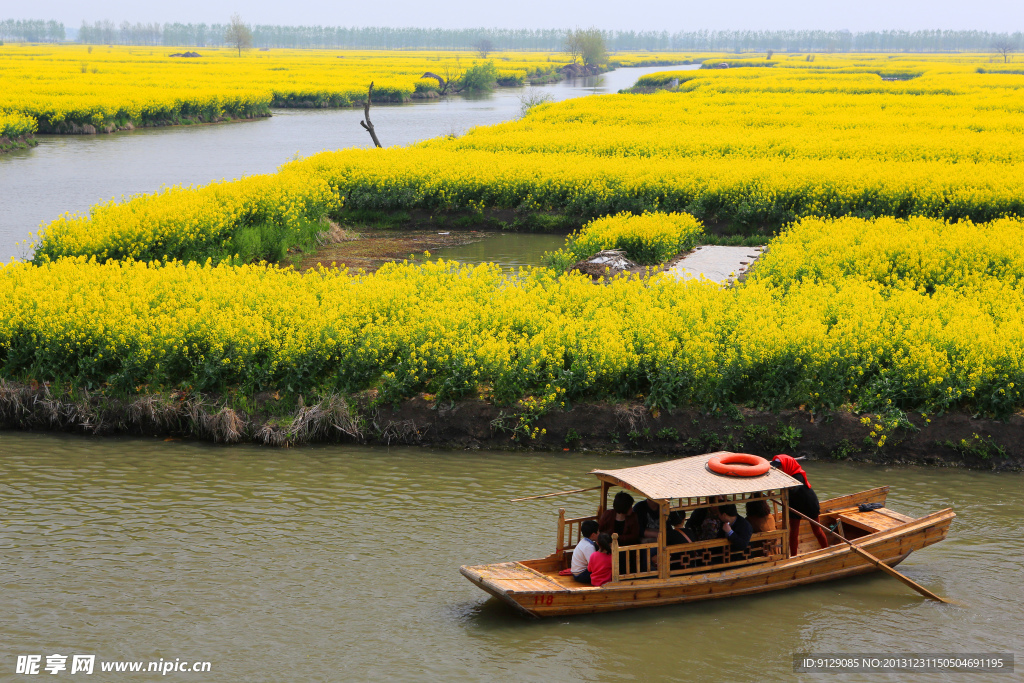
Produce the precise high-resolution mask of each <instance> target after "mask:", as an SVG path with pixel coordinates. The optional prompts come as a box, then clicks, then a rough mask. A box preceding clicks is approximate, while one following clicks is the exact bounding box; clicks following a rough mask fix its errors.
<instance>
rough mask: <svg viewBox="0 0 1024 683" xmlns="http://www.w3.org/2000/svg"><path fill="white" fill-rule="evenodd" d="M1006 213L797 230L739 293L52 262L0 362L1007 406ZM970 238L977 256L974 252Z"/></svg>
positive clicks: (10, 275) (0, 298)
mask: <svg viewBox="0 0 1024 683" xmlns="http://www.w3.org/2000/svg"><path fill="white" fill-rule="evenodd" d="M1022 236H1024V222H1021V221H1019V220H1009V219H1007V220H1002V221H997V222H994V223H992V224H989V225H985V226H975V225H973V224H968V223H959V224H949V223H945V222H943V221H940V220H936V219H926V218H914V219H910V220H898V219H890V218H882V219H875V220H864V219H858V218H844V219H840V220H831V219H824V220H823V219H806V220H804V221H801V222H800V223H798V224H797V225H794V226H793V227H791V228H790V229H789V230H787V231H786V232H785V233H784V234H783V235H781V236H780V237H779V238H777V239H776V240H775V241H774V242H773V243H772V245H771V248H770V250H769V252H768V255H767V256H766V257H765V261H764V262H763V263H762V264H761V265H760V266H759V267H758V269H757V270H755V271H754V274H753V275H752V277H751V278H750V279H749V280H748V281H747V282H746V283H744V284H743V285H740V286H737V287H732V288H720V287H717V286H714V285H711V284H710V283H701V282H694V281H691V282H685V283H684V282H678V281H676V280H675V279H673V278H671V277H668V276H664V275H659V276H656V277H654V278H652V279H649V280H642V279H637V278H631V279H630V278H617V279H615V280H613V281H612V282H611V283H610V284H608V285H607V286H597V285H594V284H591V282H590V280H589V278H585V277H582V276H578V275H557V274H555V273H554V271H551V270H548V269H535V270H529V271H523V272H522V273H521V274H520V277H519V278H511V279H510V278H508V277H507V276H506V275H504V274H502V272H501V270H500V268H498V267H497V266H486V265H485V266H477V267H468V266H460V265H458V264H454V263H450V262H443V261H434V262H428V263H426V264H425V265H416V264H410V263H402V264H395V265H390V266H386V267H384V268H382V269H381V270H380V271H378V272H377V273H376V274H373V275H358V274H351V273H348V272H344V271H336V270H329V269H328V270H312V271H307V272H305V273H298V272H296V271H293V270H290V269H280V268H277V267H274V266H266V265H246V266H230V265H220V266H214V265H212V264H210V263H207V264H198V263H192V264H183V263H180V262H169V263H143V262H139V261H131V260H127V261H108V262H106V263H98V262H97V261H96V260H95V259H89V260H86V259H84V258H62V259H59V260H56V261H54V262H51V263H47V264H44V265H41V266H34V265H31V264H25V263H15V264H11V265H8V266H6V267H4V268H3V269H2V270H0V365H2V367H3V374H4V375H5V376H8V377H16V378H19V379H37V380H65V381H71V382H73V383H75V384H78V385H85V386H98V385H102V384H105V383H109V384H110V385H111V386H113V387H114V388H116V389H117V390H121V391H128V392H134V391H137V390H139V389H140V387H141V388H144V387H149V388H150V389H156V388H160V387H163V388H165V389H167V388H172V387H182V386H184V387H191V388H193V389H198V390H203V391H218V390H221V391H223V390H225V389H227V388H239V389H241V390H243V391H246V392H256V391H261V390H277V389H287V390H289V391H294V392H300V393H303V392H304V393H307V394H309V393H310V392H314V391H316V390H340V391H357V390H361V389H365V388H376V389H378V390H379V391H380V392H381V396H382V397H383V398H384V399H386V400H400V399H402V398H404V397H408V396H411V395H414V394H415V393H417V392H420V391H426V392H429V393H432V394H437V395H438V396H439V397H442V398H457V397H459V396H464V395H466V394H471V393H474V392H482V393H483V395H485V396H490V397H493V398H494V399H495V400H497V401H500V402H508V401H513V400H516V399H518V398H521V397H523V396H531V395H532V396H537V397H541V398H542V400H545V401H549V400H551V397H557V398H559V400H570V401H578V400H582V399H595V398H608V397H611V398H635V397H636V396H637V395H638V394H639V395H641V396H643V397H644V399H645V400H646V401H647V402H648V403H649V404H650V405H652V406H658V407H669V406H673V405H680V404H690V403H696V404H699V405H706V406H714V405H718V406H722V405H726V404H729V403H745V404H749V405H755V406H764V407H770V408H780V407H792V406H796V405H807V406H811V407H828V408H837V407H840V406H842V405H844V404H850V405H853V406H855V407H856V408H858V409H861V410H874V411H878V410H886V411H887V410H891V409H892V408H899V409H903V410H909V409H926V410H929V411H931V410H946V409H955V408H970V409H971V410H976V411H981V412H986V413H993V414H1006V413H1008V412H1010V411H1012V410H1014V409H1017V408H1020V407H1021V406H1022V405H1024V402H1022V397H1021V393H1020V387H1021V386H1022V384H1021V383H1022V382H1024V368H1022V365H1021V364H1022V360H1024V316H1022V315H1021V311H1024V290H1022V288H1021V287H1020V284H1019V283H1020V282H1021V280H1020V274H1021V273H1024V256H1022V255H1021V253H1020V249H1019V244H1020V240H1021V237H1022ZM978 238H980V239H981V240H983V244H980V245H979V244H976V242H977V241H978Z"/></svg>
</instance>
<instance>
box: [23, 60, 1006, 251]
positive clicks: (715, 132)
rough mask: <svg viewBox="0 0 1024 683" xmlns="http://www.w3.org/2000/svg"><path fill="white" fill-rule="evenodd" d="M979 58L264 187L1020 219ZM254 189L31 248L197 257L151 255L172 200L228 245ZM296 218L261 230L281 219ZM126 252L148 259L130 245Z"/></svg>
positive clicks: (480, 131)
mask: <svg viewBox="0 0 1024 683" xmlns="http://www.w3.org/2000/svg"><path fill="white" fill-rule="evenodd" d="M989 58H990V56H984V57H982V56H979V55H974V56H971V55H954V56H945V55H942V56H932V57H930V58H928V59H923V58H921V57H919V56H913V57H895V58H892V59H890V58H888V57H887V56H884V55H874V56H858V55H844V56H841V57H827V58H826V57H822V58H821V59H820V60H816V61H813V62H807V61H802V60H796V59H786V60H782V61H780V63H779V64H778V65H776V66H774V67H771V68H731V69H700V70H697V71H685V72H677V75H678V76H679V77H680V85H679V87H678V89H677V90H674V91H663V92H655V93H653V94H620V95H608V96H599V97H598V96H595V97H586V98H580V99H575V100H570V101H566V102H561V103H558V104H547V105H542V106H539V107H536V108H534V109H533V110H532V111H531V112H530V114H529V115H527V116H526V117H524V118H522V119H521V120H518V121H511V122H508V123H504V124H500V125H496V126H487V127H481V128H476V129H473V130H471V131H469V132H468V133H466V134H465V135H462V136H460V137H457V138H454V139H451V138H441V139H435V140H430V141H427V142H424V143H421V144H418V145H413V146H410V147H403V148H386V149H381V150H377V149H369V150H363V149H359V150H356V149H350V150H342V151H338V152H323V153H321V154H319V155H316V156H313V157H310V158H308V159H305V160H301V161H297V162H293V163H291V164H289V165H287V166H285V167H284V168H283V169H282V170H281V172H280V173H278V174H277V175H276V176H272V178H273V180H269V181H267V182H269V183H271V184H273V183H277V184H279V185H281V186H282V187H296V188H299V189H298V190H297V191H299V192H301V191H302V190H301V188H302V186H303V185H308V186H309V188H310V190H309V192H310V199H309V200H308V201H306V202H305V205H307V206H310V207H313V208H314V210H313V213H314V214H316V215H315V216H311V217H312V218H315V217H316V216H319V215H324V214H331V213H335V212H340V211H341V210H342V209H343V208H353V209H382V210H409V209H424V210H429V211H481V210H486V209H489V208H501V209H516V210H518V211H520V212H524V213H529V212H532V211H558V212H563V213H567V214H572V215H575V216H579V217H581V218H584V219H589V218H597V217H600V216H605V215H610V214H616V213H620V212H622V211H628V212H632V213H637V214H639V213H642V212H644V211H667V212H687V213H690V214H692V215H694V216H696V217H697V218H699V219H702V220H704V221H705V222H708V221H726V222H730V223H733V224H735V225H737V226H739V227H741V228H743V229H744V230H746V231H748V232H756V231H758V230H764V229H769V228H775V227H777V226H781V225H784V224H786V223H789V222H791V221H793V220H794V219H797V218H799V217H803V216H823V217H827V216H862V217H868V216H893V217H898V218H904V217H909V216H931V217H936V218H942V219H949V220H960V219H970V220H973V221H975V222H984V221H989V220H992V219H995V218H999V217H1003V216H1013V215H1024V164H1022V163H1021V160H1022V159H1024V134H1022V130H1024V129H1022V121H1024V116H1022V114H1024V75H1021V74H1013V73H991V72H990V71H991V70H992V66H991V65H990V64H989V62H988V61H987V60H988V59H989ZM225 59H226V58H225ZM342 61H343V60H342ZM669 75H671V74H669ZM684 77H685V78H686V79H688V80H683V78H684ZM894 78H903V79H905V80H886V79H894ZM654 80H655V81H659V82H663V81H665V77H664V76H659V77H657V78H655V79H654ZM669 82H671V79H669ZM325 184H326V186H327V187H328V188H329V193H330V197H329V199H327V200H322V197H324V196H325V195H324V194H323V187H324V185H325ZM211 187H212V186H211ZM264 187H266V185H265V183H264V182H262V181H261V182H259V183H251V182H246V181H240V182H238V183H229V184H226V185H218V186H216V190H215V191H214V190H212V189H211V188H200V189H196V190H191V191H171V192H165V193H163V194H158V195H151V196H145V197H139V198H134V199H131V200H129V201H127V202H125V203H124V204H119V205H104V206H98V207H95V208H94V209H93V210H92V212H91V215H90V216H89V217H66V218H62V219H60V220H58V221H56V222H54V223H53V224H52V225H50V226H49V227H48V228H47V229H46V231H45V234H44V235H43V237H42V241H41V244H40V249H39V254H41V255H43V256H44V257H48V258H54V257H57V256H61V255H97V256H100V257H102V255H103V254H121V255H124V256H131V255H136V256H137V257H140V258H159V257H162V256H168V257H172V258H183V257H187V258H194V257H195V255H194V254H195V253H198V254H200V255H201V250H193V252H187V251H183V250H178V251H175V250H169V249H165V248H164V247H163V246H162V245H163V244H170V243H173V244H180V243H181V240H180V239H178V237H176V236H175V233H176V232H179V231H186V230H195V226H194V224H192V223H188V224H187V225H186V222H185V221H182V220H179V219H178V218H177V216H179V215H180V214H181V213H182V203H183V202H185V203H188V205H189V210H188V211H187V212H186V213H187V215H189V216H197V215H199V214H203V215H209V216H211V217H213V218H211V219H210V221H211V222H210V224H209V225H204V226H203V228H202V230H200V232H201V233H203V234H216V235H226V234H230V232H231V230H232V229H233V227H232V225H231V223H230V219H226V218H225V216H227V215H228V214H227V213H226V212H225V211H224V210H222V204H223V203H225V202H229V201H230V202H234V203H243V204H253V203H257V202H259V201H261V199H260V198H259V197H250V196H249V194H250V193H252V192H259V193H263V192H264V191H265V190H264V189H263V188H264ZM232 194H236V195H239V198H236V199H231V200H228V199H227V197H228V196H229V195H232ZM243 196H244V198H242V197H243ZM293 206H294V204H288V203H285V204H281V205H280V207H279V209H277V210H276V212H275V210H269V211H268V212H266V213H265V214H264V215H263V216H262V218H263V219H265V220H268V221H285V220H286V216H285V213H284V212H285V211H288V210H290V209H293ZM190 220H191V219H190ZM127 242H131V243H132V244H138V245H141V248H140V249H133V250H124V249H123V248H122V247H121V246H120V245H122V244H123V243H127Z"/></svg>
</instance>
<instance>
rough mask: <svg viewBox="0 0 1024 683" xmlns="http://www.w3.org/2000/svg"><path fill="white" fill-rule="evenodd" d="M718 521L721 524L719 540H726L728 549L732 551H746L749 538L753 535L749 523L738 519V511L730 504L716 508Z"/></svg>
mask: <svg viewBox="0 0 1024 683" xmlns="http://www.w3.org/2000/svg"><path fill="white" fill-rule="evenodd" d="M718 519H719V520H720V521H721V522H722V530H721V531H720V532H719V538H728V539H729V547H730V548H732V549H733V550H734V551H737V550H746V549H747V547H748V546H750V537H751V536H752V535H753V534H754V530H753V528H751V526H750V522H748V521H747V520H745V519H743V518H742V517H740V513H739V511H737V510H736V506H735V505H734V504H732V503H728V504H727V505H720V506H718Z"/></svg>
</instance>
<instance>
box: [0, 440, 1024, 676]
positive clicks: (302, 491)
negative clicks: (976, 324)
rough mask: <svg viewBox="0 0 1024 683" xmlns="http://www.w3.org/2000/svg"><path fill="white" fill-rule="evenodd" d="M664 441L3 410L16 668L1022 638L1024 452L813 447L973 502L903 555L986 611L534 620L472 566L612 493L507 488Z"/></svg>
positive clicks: (578, 667)
mask: <svg viewBox="0 0 1024 683" xmlns="http://www.w3.org/2000/svg"><path fill="white" fill-rule="evenodd" d="M644 462H646V461H645V460H643V459H640V458H631V457H628V456H614V455H613V456H599V455H593V454H585V453H584V454H576V453H565V454H541V453H519V454H514V453H496V452H481V451H476V452H468V451H467V452H453V451H430V450H420V449H410V448H395V449H370V448H364V447H356V446H330V447H328V446H324V447H309V448H296V449H290V450H271V449H266V448H257V447H249V446H236V447H218V446H212V445H208V444H202V443H190V442H181V441H169V442H164V441H161V440H155V439H154V440H144V439H99V438H78V437H64V436H53V435H33V434H22V433H14V432H0V509H2V510H3V511H4V516H3V525H2V526H0V544H2V546H3V549H2V556H0V557H2V560H0V562H2V575H3V591H4V619H3V620H2V621H0V643H2V645H0V649H2V654H0V662H2V664H0V666H3V667H6V669H5V673H7V674H10V673H11V672H13V671H14V666H15V660H16V657H17V655H19V654H33V653H34V654H40V655H48V654H53V653H62V654H65V655H68V654H75V653H77V654H94V655H96V656H97V658H98V660H99V661H110V660H118V661H135V660H139V661H150V660H159V659H160V658H163V659H164V660H165V661H166V660H174V659H175V658H180V659H182V660H191V661H194V660H203V661H209V662H211V666H212V668H211V673H210V674H209V675H200V674H190V675H188V676H187V678H188V680H192V681H286V680H296V681H297V680H302V681H337V680H352V679H356V680H399V679H401V680H460V681H461V680H471V681H474V680H480V681H491V680H496V679H499V678H501V679H511V680H523V681H541V680H543V681H552V680H560V681H574V680H587V681H620V680H640V681H647V680H650V681H660V680H679V679H686V680H695V681H697V680H700V681H727V680H736V681H746V680H771V681H789V680H792V679H793V673H792V656H793V654H794V653H802V652H864V653H912V652H920V653H945V652H1013V651H1018V652H1019V651H1021V650H1022V646H1024V632H1022V629H1021V628H1020V614H1021V611H1022V609H1024V582H1022V581H1021V580H1020V579H1021V576H1022V571H1021V570H1022V566H1021V564H1022V556H1024V522H1022V519H1024V501H1022V500H1021V497H1020V489H1021V484H1022V483H1024V479H1022V477H1021V475H1019V474H993V473H983V472H970V471H958V470H949V469H924V468H909V467H908V468H896V467H876V466H854V465H850V464H841V463H819V462H812V463H810V464H809V465H808V467H807V469H808V471H809V476H810V479H811V483H812V484H813V485H814V486H815V488H816V489H817V490H818V491H819V494H820V495H821V496H822V497H831V496H833V495H838V494H841V493H847V492H851V491H855V490H860V489H866V488H870V487H874V486H878V485H883V484H889V485H891V486H892V491H891V493H890V497H889V503H890V505H891V506H892V507H893V508H894V509H896V510H899V511H902V512H905V513H908V514H912V515H919V514H923V513H925V512H928V511H932V510H935V509H939V508H942V507H945V506H952V507H953V508H954V509H955V510H956V512H957V514H958V517H957V519H956V520H955V521H954V523H953V527H952V529H951V531H950V535H949V538H948V539H947V540H946V541H944V542H942V543H939V544H938V545H935V546H932V547H930V548H926V549H924V550H922V551H920V552H918V553H915V554H913V555H911V557H910V558H909V559H908V560H907V561H906V562H904V563H903V564H902V565H900V570H901V571H903V572H905V573H906V574H907V575H909V576H910V577H911V578H913V579H914V580H916V581H918V582H920V583H922V584H924V585H925V586H927V587H929V588H931V589H932V590H934V591H936V592H938V593H940V594H943V595H947V596H950V597H953V598H956V599H958V600H961V601H964V602H965V603H967V604H968V605H969V607H968V608H967V609H963V608H959V607H953V606H949V605H940V604H936V603H931V602H927V601H925V600H923V599H922V598H921V597H920V596H919V595H917V594H916V593H913V592H912V591H910V590H909V589H907V588H906V587H905V586H903V585H902V584H900V583H898V582H896V581H894V580H892V579H890V578H887V577H885V576H882V575H871V576H865V577H860V578H856V579H851V580H846V581H841V582H833V583H826V584H819V585H816V586H809V587H804V588H798V589H793V590H788V591H781V592H775V593H767V594H763V595H759V596H753V597H747V598H737V599H728V600H717V601H713V602H708V603H697V604H692V605H687V606H676V607H663V608H656V609H646V610H638V611H630V612H620V613H612V614H604V615H593V616H584V617H575V618H560V619H554V620H547V621H531V620H527V619H524V618H522V617H520V616H518V615H516V614H515V613H513V612H512V611H511V610H510V609H508V608H506V607H505V606H504V605H503V604H501V603H499V602H497V601H496V600H494V599H492V598H490V597H489V596H487V595H486V594H485V593H483V592H481V591H480V590H478V589H477V588H476V587H474V586H473V585H471V584H470V583H469V582H468V581H466V580H465V579H464V578H463V577H462V576H460V575H459V572H458V568H459V566H460V565H462V564H477V563H484V562H492V561H499V560H513V559H524V558H530V557H538V556H542V555H545V554H547V553H548V552H550V551H551V550H552V548H551V546H552V545H553V543H554V536H555V533H554V530H555V520H556V516H557V509H558V507H559V506H564V507H565V508H566V510H567V513H569V514H570V515H573V516H575V515H577V514H584V513H589V512H590V511H592V510H593V508H594V507H595V500H593V499H591V498H588V497H587V495H594V494H593V493H591V494H585V495H583V496H570V497H565V498H559V499H546V500H540V501H533V502H525V503H515V504H513V503H509V502H508V499H510V498H513V497H516V496H519V495H529V494H537V493H545V492H548V491H557V490H564V489H570V488H576V487H580V486H589V485H591V482H590V481H588V479H589V477H588V476H587V475H586V472H587V471H589V470H590V469H592V468H594V467H596V466H598V465H601V466H606V467H621V466H629V465H632V464H642V463H644ZM44 661H45V659H44ZM172 677H173V676H172ZM136 678H139V679H140V680H150V679H154V680H155V678H159V676H150V677H148V678H147V677H146V676H145V675H137V676H136ZM181 678H185V676H181ZM812 678H814V676H812ZM821 678H822V679H823V680H838V677H836V676H834V675H833V676H821ZM905 678H906V677H897V676H895V675H890V676H885V675H878V674H871V675H869V674H863V675H860V674H857V675H851V674H845V675H842V680H844V681H846V680H858V681H878V680H892V681H896V680H905ZM919 678H920V679H921V680H961V679H962V678H963V676H962V675H960V676H956V675H949V676H945V675H941V674H927V675H924V676H920V677H919ZM915 680H916V678H915ZM971 680H1013V676H1012V675H1011V676H993V675H989V676H988V678H985V677H984V676H981V677H976V678H975V677H972V679H971Z"/></svg>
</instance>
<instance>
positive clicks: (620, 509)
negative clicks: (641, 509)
mask: <svg viewBox="0 0 1024 683" xmlns="http://www.w3.org/2000/svg"><path fill="white" fill-rule="evenodd" d="M597 525H598V530H599V531H600V532H601V533H602V534H608V535H609V536H611V535H612V534H618V535H619V545H636V544H637V543H639V542H640V520H639V519H638V518H637V516H636V512H634V511H633V496H631V495H629V494H628V493H626V492H625V491H619V492H618V493H616V494H615V498H614V499H613V500H612V509H611V510H605V511H604V513H603V514H602V515H601V517H600V519H598V520H597Z"/></svg>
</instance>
